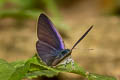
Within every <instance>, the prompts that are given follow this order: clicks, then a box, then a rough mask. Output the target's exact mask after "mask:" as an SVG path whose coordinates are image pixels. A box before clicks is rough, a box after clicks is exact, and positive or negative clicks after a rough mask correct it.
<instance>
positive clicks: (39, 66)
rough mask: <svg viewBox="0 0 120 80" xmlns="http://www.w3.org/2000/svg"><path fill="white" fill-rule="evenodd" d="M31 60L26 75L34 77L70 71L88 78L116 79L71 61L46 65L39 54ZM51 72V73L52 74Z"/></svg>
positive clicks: (97, 79)
mask: <svg viewBox="0 0 120 80" xmlns="http://www.w3.org/2000/svg"><path fill="white" fill-rule="evenodd" d="M28 61H29V62H30V69H29V72H30V73H28V74H27V75H26V77H29V78H34V77H37V76H46V77H53V76H56V75H58V73H60V72H69V73H75V74H78V75H81V76H83V77H85V78H87V79H88V80H116V79H115V78H114V77H111V76H103V75H98V74H94V73H89V72H87V71H85V70H84V69H83V68H82V67H80V66H79V65H78V64H76V63H75V64H74V65H73V64H72V63H69V64H67V65H66V66H65V65H58V66H56V67H49V66H47V65H45V64H44V63H43V62H42V61H41V60H40V59H39V58H37V56H34V57H32V58H31V59H29V60H28ZM50 73H51V74H50Z"/></svg>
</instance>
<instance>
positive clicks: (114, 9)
mask: <svg viewBox="0 0 120 80" xmlns="http://www.w3.org/2000/svg"><path fill="white" fill-rule="evenodd" d="M100 2H101V8H102V10H103V13H105V14H107V15H115V16H120V0H101V1H100Z"/></svg>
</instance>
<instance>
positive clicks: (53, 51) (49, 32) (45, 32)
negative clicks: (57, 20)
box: [36, 14, 93, 66]
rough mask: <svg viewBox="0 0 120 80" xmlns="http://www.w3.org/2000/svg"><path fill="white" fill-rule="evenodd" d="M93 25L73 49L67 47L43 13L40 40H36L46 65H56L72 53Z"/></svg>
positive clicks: (39, 20)
mask: <svg viewBox="0 0 120 80" xmlns="http://www.w3.org/2000/svg"><path fill="white" fill-rule="evenodd" d="M92 27H93V26H91V27H90V28H89V29H88V30H87V31H86V32H85V34H84V35H83V36H82V37H81V38H80V39H79V40H78V41H77V42H76V43H75V44H74V46H73V47H72V49H65V47H64V43H63V40H62V38H61V36H60V34H59V33H58V31H57V30H56V29H55V27H54V25H53V23H52V22H51V21H50V19H49V18H48V17H47V16H46V15H45V14H41V15H40V16H39V19H38V25H37V37H38V41H37V42H36V49H37V52H38V57H40V59H41V60H42V61H43V62H44V63H45V64H46V65H48V66H56V65H57V64H58V63H60V62H61V61H62V60H63V59H65V58H66V57H68V56H70V55H71V52H72V50H73V49H74V48H75V46H76V45H77V44H78V43H79V42H80V41H81V40H82V39H83V38H84V37H85V36H86V35H87V34H88V32H89V31H90V30H91V29H92Z"/></svg>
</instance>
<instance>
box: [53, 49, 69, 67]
mask: <svg viewBox="0 0 120 80" xmlns="http://www.w3.org/2000/svg"><path fill="white" fill-rule="evenodd" d="M70 54H71V50H70V49H64V50H62V51H60V52H59V54H58V55H57V56H56V58H55V60H54V61H53V63H52V66H55V65H57V64H59V63H60V62H61V61H62V60H63V59H65V58H67V57H68V56H69V55H70Z"/></svg>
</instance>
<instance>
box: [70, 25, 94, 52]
mask: <svg viewBox="0 0 120 80" xmlns="http://www.w3.org/2000/svg"><path fill="white" fill-rule="evenodd" d="M92 27H93V25H92V26H91V27H90V28H89V29H88V30H87V31H86V32H85V33H84V35H83V36H82V37H81V38H80V39H79V40H78V41H77V42H76V43H75V44H74V46H73V47H72V49H71V51H72V50H73V49H74V48H75V46H76V45H77V44H78V43H79V42H80V41H81V40H82V39H83V38H84V37H85V36H86V35H87V34H88V32H89V31H90V30H91V29H92Z"/></svg>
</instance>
